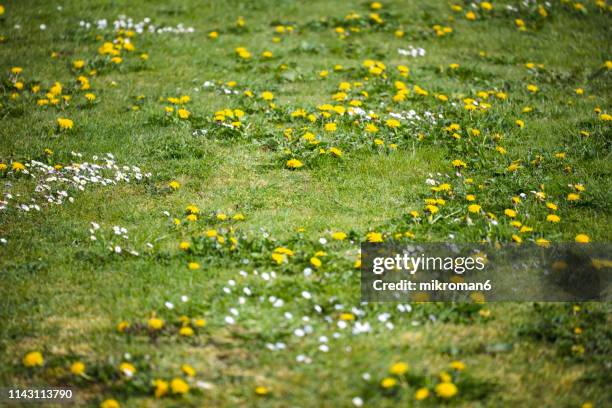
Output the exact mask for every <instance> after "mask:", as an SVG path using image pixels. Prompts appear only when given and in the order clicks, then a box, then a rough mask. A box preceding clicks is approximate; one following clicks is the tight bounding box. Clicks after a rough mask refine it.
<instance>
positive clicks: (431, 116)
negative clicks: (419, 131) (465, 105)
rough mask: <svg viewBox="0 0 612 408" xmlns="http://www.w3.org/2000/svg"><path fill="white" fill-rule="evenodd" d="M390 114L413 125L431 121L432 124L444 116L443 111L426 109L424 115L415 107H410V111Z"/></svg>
mask: <svg viewBox="0 0 612 408" xmlns="http://www.w3.org/2000/svg"><path fill="white" fill-rule="evenodd" d="M389 116H391V117H393V118H395V119H400V120H405V121H408V122H409V123H410V124H412V125H416V124H417V122H422V121H425V122H429V123H431V124H432V125H435V124H436V123H437V122H438V119H443V118H444V116H443V115H442V114H441V113H437V114H436V113H432V112H429V111H425V112H424V113H423V114H422V115H419V114H418V113H417V112H416V111H415V110H414V109H410V110H409V111H402V112H391V113H389Z"/></svg>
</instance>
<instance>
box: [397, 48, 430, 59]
mask: <svg viewBox="0 0 612 408" xmlns="http://www.w3.org/2000/svg"><path fill="white" fill-rule="evenodd" d="M397 53H398V54H399V55H402V56H404V57H412V58H417V57H424V56H425V48H421V47H413V46H412V45H409V46H408V48H407V49H405V48H398V49H397Z"/></svg>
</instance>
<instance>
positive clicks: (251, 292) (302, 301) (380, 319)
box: [222, 238, 419, 364]
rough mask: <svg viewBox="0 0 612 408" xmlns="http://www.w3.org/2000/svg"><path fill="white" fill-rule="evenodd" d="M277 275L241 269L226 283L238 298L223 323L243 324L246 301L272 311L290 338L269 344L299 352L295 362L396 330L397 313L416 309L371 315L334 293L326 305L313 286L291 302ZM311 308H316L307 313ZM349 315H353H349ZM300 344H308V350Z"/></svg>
mask: <svg viewBox="0 0 612 408" xmlns="http://www.w3.org/2000/svg"><path fill="white" fill-rule="evenodd" d="M319 242H320V243H322V244H323V243H324V242H326V240H325V238H321V240H320V241H319ZM306 269H309V268H306ZM306 272H307V271H306V270H304V274H305V277H306V278H308V276H310V275H311V273H308V274H307V273H306ZM276 278H277V274H276V273H275V272H274V271H270V272H261V271H257V270H253V271H252V272H247V271H244V270H241V271H240V272H239V276H237V277H236V279H229V280H228V281H227V285H225V286H223V288H222V292H223V293H222V295H224V296H232V297H234V299H233V300H234V301H235V303H234V304H233V305H232V304H231V303H230V305H229V306H228V313H226V314H225V316H223V323H224V324H226V325H228V326H233V325H236V324H239V323H241V316H242V315H243V313H244V314H246V315H247V317H246V318H245V319H246V320H247V321H248V320H249V319H250V318H251V313H252V309H251V310H250V311H247V309H245V307H246V306H250V307H251V308H252V307H255V308H256V310H257V313H258V314H259V313H267V314H268V315H269V316H271V317H272V318H274V319H277V321H278V326H279V327H281V326H282V327H283V328H284V330H286V334H287V337H286V341H276V342H267V343H266V344H265V347H266V349H268V350H269V351H270V352H283V351H287V350H290V352H292V353H293V352H297V353H296V355H295V361H296V362H297V363H301V364H310V363H312V361H313V358H314V357H315V355H316V353H328V352H333V351H334V350H336V351H338V348H339V347H340V346H341V345H342V343H341V341H340V339H342V338H346V337H349V336H358V335H363V334H367V333H371V332H374V331H380V330H389V331H392V330H394V329H395V325H394V324H393V322H392V320H393V318H394V317H395V316H397V315H398V314H404V313H410V312H411V311H412V307H411V306H410V305H408V304H399V305H397V307H396V312H395V313H390V312H386V313H376V314H374V315H373V316H372V315H370V316H368V312H367V311H366V309H362V308H359V307H355V306H352V307H350V306H348V307H347V306H346V305H344V304H342V303H339V302H338V300H337V299H336V298H335V297H333V296H332V297H329V298H327V299H318V300H323V301H324V302H325V303H326V304H327V306H326V307H324V306H322V305H321V304H319V303H318V302H317V299H315V298H316V296H315V294H313V293H312V292H310V291H308V290H302V291H301V293H300V294H299V295H298V296H296V297H295V298H293V299H292V300H291V302H285V301H284V300H283V299H281V298H279V297H278V295H275V294H273V292H274V291H275V286H274V281H275V280H276ZM262 281H263V282H262ZM245 305H246V306H245ZM308 310H310V312H306V313H304V311H308ZM343 315H344V317H343ZM347 315H348V316H350V317H348V318H347V317H346V316H347ZM368 317H369V319H368ZM415 324H419V323H418V321H413V325H415ZM300 346H301V347H303V349H302V350H300Z"/></svg>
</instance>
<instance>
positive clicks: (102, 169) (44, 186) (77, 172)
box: [0, 152, 151, 212]
mask: <svg viewBox="0 0 612 408" xmlns="http://www.w3.org/2000/svg"><path fill="white" fill-rule="evenodd" d="M72 156H73V157H75V158H77V159H80V158H81V157H82V155H81V154H80V153H75V152H72ZM24 166H25V169H24V170H23V171H21V172H19V173H18V174H19V175H20V177H23V176H29V177H28V178H26V180H33V181H34V182H35V187H34V189H33V191H30V192H28V193H15V194H12V193H11V189H12V188H13V183H12V181H7V182H6V183H5V184H4V187H5V191H4V192H3V194H2V200H0V210H6V209H7V208H9V207H13V208H17V209H19V210H22V211H25V212H29V211H32V210H34V211H40V210H41V206H42V205H44V204H57V205H61V204H64V203H65V202H66V201H68V202H70V203H72V202H74V194H75V193H77V192H78V191H85V190H86V189H87V188H91V187H92V186H111V185H116V184H118V183H130V182H133V181H140V180H143V179H147V178H150V177H151V173H142V171H141V170H140V168H139V167H137V166H119V165H117V163H116V162H115V157H114V156H113V155H112V154H111V153H107V154H106V155H105V156H104V157H102V158H99V157H98V156H93V161H92V162H82V163H73V164H71V165H68V166H64V167H60V168H56V167H54V166H50V165H48V164H45V163H42V162H39V161H36V160H31V161H29V162H26V163H24ZM12 175H13V176H15V175H17V174H15V173H14V174H12ZM9 180H11V178H9ZM17 180H18V179H17ZM19 184H21V183H19Z"/></svg>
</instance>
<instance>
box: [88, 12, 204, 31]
mask: <svg viewBox="0 0 612 408" xmlns="http://www.w3.org/2000/svg"><path fill="white" fill-rule="evenodd" d="M110 25H112V28H113V30H114V31H119V30H133V31H135V32H136V33H138V34H142V33H145V32H148V33H152V34H165V33H170V34H191V33H194V32H195V28H193V27H185V25H184V24H182V23H179V24H177V25H176V26H174V27H172V26H162V25H160V26H156V25H155V24H153V23H152V21H151V19H150V18H149V17H145V18H144V19H143V20H142V21H139V22H135V21H134V20H133V19H132V18H131V17H127V16H125V15H120V16H119V17H117V19H116V20H115V21H113V22H112V24H110ZM79 26H80V27H81V28H84V29H86V30H90V29H91V28H92V27H95V28H96V29H98V30H106V29H107V28H109V22H108V20H106V19H105V18H103V19H99V20H95V21H94V22H93V23H91V22H88V21H80V22H79Z"/></svg>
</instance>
